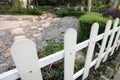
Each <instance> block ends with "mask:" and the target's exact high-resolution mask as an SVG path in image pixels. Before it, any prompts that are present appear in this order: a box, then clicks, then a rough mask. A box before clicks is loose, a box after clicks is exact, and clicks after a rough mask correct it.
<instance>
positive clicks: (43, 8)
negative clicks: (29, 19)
mask: <svg viewBox="0 0 120 80" xmlns="http://www.w3.org/2000/svg"><path fill="white" fill-rule="evenodd" d="M41 9H42V10H43V11H47V10H50V9H52V7H51V6H42V7H41Z"/></svg>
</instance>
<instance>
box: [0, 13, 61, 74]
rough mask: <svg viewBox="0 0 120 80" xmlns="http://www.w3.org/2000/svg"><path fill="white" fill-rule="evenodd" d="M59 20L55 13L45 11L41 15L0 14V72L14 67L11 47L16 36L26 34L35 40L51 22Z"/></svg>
mask: <svg viewBox="0 0 120 80" xmlns="http://www.w3.org/2000/svg"><path fill="white" fill-rule="evenodd" d="M56 20H59V18H56V17H55V15H53V14H50V13H44V14H43V15H41V16H31V15H15V16H13V15H0V73H2V72H5V71H7V70H8V69H10V68H12V67H14V63H13V61H12V59H11V56H10V47H11V45H12V44H13V42H14V38H15V37H16V36H22V35H24V36H26V37H27V38H28V39H31V40H35V39H36V38H37V37H38V36H40V35H41V33H42V32H43V31H44V30H45V29H46V28H48V27H50V22H52V21H56Z"/></svg>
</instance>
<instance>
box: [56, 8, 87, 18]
mask: <svg viewBox="0 0 120 80" xmlns="http://www.w3.org/2000/svg"><path fill="white" fill-rule="evenodd" d="M55 14H56V15H58V16H60V17H64V16H75V17H80V16H81V15H84V14H85V12H83V11H77V10H74V9H73V8H61V9H59V10H57V11H56V12H55Z"/></svg>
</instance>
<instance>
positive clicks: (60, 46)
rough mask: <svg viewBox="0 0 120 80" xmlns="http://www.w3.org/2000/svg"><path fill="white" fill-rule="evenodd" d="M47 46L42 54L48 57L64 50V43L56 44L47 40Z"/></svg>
mask: <svg viewBox="0 0 120 80" xmlns="http://www.w3.org/2000/svg"><path fill="white" fill-rule="evenodd" d="M46 42H47V46H45V47H44V48H43V50H42V53H43V54H44V55H45V56H47V55H50V54H52V53H55V52H57V51H60V50H62V49H63V43H62V42H56V41H55V40H52V39H50V40H46Z"/></svg>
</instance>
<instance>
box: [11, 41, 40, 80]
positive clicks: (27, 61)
mask: <svg viewBox="0 0 120 80" xmlns="http://www.w3.org/2000/svg"><path fill="white" fill-rule="evenodd" d="M11 54H12V58H13V60H14V62H15V64H16V67H17V69H18V71H19V74H20V76H21V79H22V80H33V79H34V80H42V76H41V71H40V69H39V64H38V57H37V50H36V46H35V43H34V42H33V41H31V40H28V39H19V40H15V42H14V44H13V45H12V47H11Z"/></svg>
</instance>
